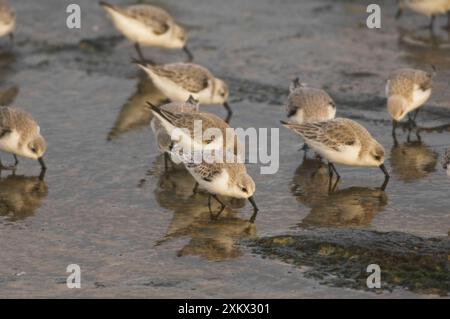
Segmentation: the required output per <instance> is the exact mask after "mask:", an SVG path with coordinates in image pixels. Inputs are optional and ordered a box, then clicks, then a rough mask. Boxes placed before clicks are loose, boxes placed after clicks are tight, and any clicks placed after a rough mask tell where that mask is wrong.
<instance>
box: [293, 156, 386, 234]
mask: <svg viewBox="0 0 450 319" xmlns="http://www.w3.org/2000/svg"><path fill="white" fill-rule="evenodd" d="M331 184H332V185H333V186H332V188H331V189H330V179H329V175H328V168H327V165H326V164H325V163H323V162H322V161H321V160H319V159H305V160H304V161H303V162H302V164H301V165H300V166H299V167H298V168H297V170H296V171H295V175H294V177H293V183H292V187H291V192H292V194H293V195H294V196H295V197H296V199H297V200H298V201H299V202H300V203H302V204H303V205H305V206H307V207H309V208H311V211H310V213H309V214H308V215H307V216H306V217H305V218H304V219H303V220H302V222H301V223H300V226H301V227H312V226H314V227H366V226H369V225H370V223H371V221H372V219H373V218H374V217H375V215H376V214H377V213H379V212H381V211H382V210H383V209H384V207H385V206H386V205H387V196H386V193H385V192H384V190H383V189H382V188H367V187H350V188H346V189H342V190H339V189H338V188H337V184H336V181H335V180H333V181H331Z"/></svg>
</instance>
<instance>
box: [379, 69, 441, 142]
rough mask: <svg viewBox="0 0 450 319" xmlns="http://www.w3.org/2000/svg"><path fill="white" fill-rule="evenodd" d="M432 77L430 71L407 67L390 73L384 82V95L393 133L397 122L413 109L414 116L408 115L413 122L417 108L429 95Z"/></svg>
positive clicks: (417, 111)
mask: <svg viewBox="0 0 450 319" xmlns="http://www.w3.org/2000/svg"><path fill="white" fill-rule="evenodd" d="M432 78H433V74H431V73H428V72H425V71H421V70H415V69H407V68H405V69H398V70H396V71H394V72H392V73H391V74H390V76H389V79H388V81H387V83H386V97H387V99H388V100H387V109H388V112H389V114H390V115H391V117H392V118H393V125H392V126H393V128H392V134H393V135H394V134H395V128H396V126H397V122H398V121H401V120H402V119H403V118H404V117H405V116H406V115H407V114H408V113H409V112H411V111H414V110H415V113H414V116H413V117H411V116H410V115H408V117H409V120H410V122H413V123H414V122H415V120H416V117H417V114H418V113H419V108H420V107H421V106H422V105H423V104H424V103H425V102H426V101H428V99H429V97H430V95H431V91H432Z"/></svg>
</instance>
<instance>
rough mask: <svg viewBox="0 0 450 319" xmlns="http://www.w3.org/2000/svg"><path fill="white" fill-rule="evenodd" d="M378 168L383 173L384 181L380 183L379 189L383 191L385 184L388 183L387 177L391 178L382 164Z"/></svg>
mask: <svg viewBox="0 0 450 319" xmlns="http://www.w3.org/2000/svg"><path fill="white" fill-rule="evenodd" d="M380 169H381V171H382V172H383V173H384V182H383V185H381V190H383V191H384V190H385V189H386V186H387V184H388V183H389V179H390V178H391V176H389V173H388V171H387V169H386V167H385V166H384V164H381V165H380Z"/></svg>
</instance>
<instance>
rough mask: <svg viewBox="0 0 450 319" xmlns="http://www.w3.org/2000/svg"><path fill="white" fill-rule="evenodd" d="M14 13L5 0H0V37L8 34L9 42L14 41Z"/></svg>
mask: <svg viewBox="0 0 450 319" xmlns="http://www.w3.org/2000/svg"><path fill="white" fill-rule="evenodd" d="M15 28H16V14H15V13H14V10H13V9H12V8H11V6H10V5H9V2H8V1H7V0H0V38H1V37H4V36H5V35H9V38H10V41H11V44H12V43H13V42H14V33H13V31H14V29H15Z"/></svg>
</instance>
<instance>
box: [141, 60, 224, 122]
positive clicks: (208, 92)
mask: <svg viewBox="0 0 450 319" xmlns="http://www.w3.org/2000/svg"><path fill="white" fill-rule="evenodd" d="M136 64H137V65H138V66H139V67H141V68H142V69H143V70H144V71H145V72H146V73H147V74H148V75H149V77H150V78H151V79H152V81H153V83H154V84H155V86H156V87H157V88H158V89H159V90H160V91H161V92H162V93H163V94H164V95H165V96H167V98H169V99H170V100H171V101H173V102H184V101H186V100H187V99H188V98H189V96H191V95H192V96H193V97H194V98H195V99H196V100H199V103H200V104H222V105H223V106H224V107H225V109H226V110H227V113H228V114H227V117H226V119H225V122H227V123H228V122H229V120H230V118H231V115H232V111H231V108H230V106H229V104H228V96H229V90H228V86H227V84H226V83H225V82H224V81H223V80H221V79H219V78H216V77H215V76H214V75H213V74H212V73H211V72H210V71H209V70H208V69H206V68H204V67H202V66H200V65H198V64H193V63H170V64H166V65H148V64H143V63H140V62H136Z"/></svg>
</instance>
